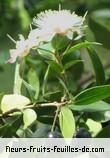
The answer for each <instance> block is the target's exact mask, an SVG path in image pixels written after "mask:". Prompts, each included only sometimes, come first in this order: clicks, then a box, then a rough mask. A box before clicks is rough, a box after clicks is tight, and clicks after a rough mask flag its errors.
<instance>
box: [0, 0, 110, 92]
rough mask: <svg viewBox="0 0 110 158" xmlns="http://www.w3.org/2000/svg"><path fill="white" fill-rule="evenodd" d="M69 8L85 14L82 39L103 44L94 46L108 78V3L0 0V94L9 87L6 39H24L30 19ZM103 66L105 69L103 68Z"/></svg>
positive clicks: (10, 69) (10, 75)
mask: <svg viewBox="0 0 110 158" xmlns="http://www.w3.org/2000/svg"><path fill="white" fill-rule="evenodd" d="M59 4H61V7H62V9H70V10H71V11H75V12H76V13H77V14H78V15H82V16H83V15H84V14H85V12H86V11H88V15H87V20H86V23H87V25H88V28H87V30H86V36H85V38H86V39H87V40H89V41H97V42H100V43H102V44H103V46H102V47H96V49H97V51H98V55H99V56H100V58H101V60H102V63H103V64H104V66H105V67H107V68H108V69H107V73H108V75H109V72H110V71H109V63H110V51H109V50H110V0H0V92H5V93H10V92H12V88H13V80H14V68H15V64H12V65H9V64H5V61H6V60H7V59H8V58H9V49H11V48H14V46H15V45H14V43H13V42H12V41H11V40H10V39H9V38H8V37H7V34H10V35H11V36H12V37H13V38H14V39H15V40H17V39H18V34H23V35H24V36H25V37H26V34H28V32H29V29H30V27H29V26H30V23H31V21H32V18H33V17H34V16H35V15H36V14H37V13H39V12H40V11H43V10H45V9H57V10H58V8H59ZM82 57H83V58H84V59H85V63H86V64H85V73H86V74H89V73H91V64H90V61H89V59H88V56H87V54H86V55H83V54H82ZM106 65H107V66H106Z"/></svg>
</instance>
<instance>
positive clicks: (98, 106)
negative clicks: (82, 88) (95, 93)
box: [68, 101, 110, 112]
mask: <svg viewBox="0 0 110 158" xmlns="http://www.w3.org/2000/svg"><path fill="white" fill-rule="evenodd" d="M68 107H69V108H70V109H71V110H74V111H83V112H97V111H98V112H100V111H108V110H110V104H108V103H106V102H104V101H98V102H95V103H92V104H85V105H75V104H70V105H68Z"/></svg>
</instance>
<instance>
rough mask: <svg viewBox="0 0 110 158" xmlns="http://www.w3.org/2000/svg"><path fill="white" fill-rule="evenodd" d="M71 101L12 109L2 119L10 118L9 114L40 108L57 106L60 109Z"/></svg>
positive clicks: (0, 116) (2, 115)
mask: <svg viewBox="0 0 110 158" xmlns="http://www.w3.org/2000/svg"><path fill="white" fill-rule="evenodd" d="M68 103H69V101H65V102H52V103H41V104H32V105H27V106H25V107H23V108H22V109H17V108H15V109H11V110H9V111H7V112H5V113H3V114H1V115H0V118H4V117H7V116H9V114H12V113H14V112H21V113H22V111H23V110H25V109H28V108H34V107H36V108H38V107H46V106H55V107H60V106H64V105H66V104H68Z"/></svg>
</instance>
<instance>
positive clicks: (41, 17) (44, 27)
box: [8, 10, 85, 63]
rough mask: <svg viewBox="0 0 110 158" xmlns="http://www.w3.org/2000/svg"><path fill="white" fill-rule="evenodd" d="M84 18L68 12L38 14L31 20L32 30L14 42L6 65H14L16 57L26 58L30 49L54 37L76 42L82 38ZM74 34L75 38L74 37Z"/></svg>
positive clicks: (48, 11)
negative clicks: (57, 35) (33, 26)
mask: <svg viewBox="0 0 110 158" xmlns="http://www.w3.org/2000/svg"><path fill="white" fill-rule="evenodd" d="M84 20H85V17H81V16H78V15H76V14H75V13H74V12H73V13H71V12H70V11H69V10H59V11H52V10H47V11H44V12H41V13H40V14H38V16H37V17H35V18H34V19H33V25H35V26H36V29H32V30H31V31H30V33H29V35H28V38H27V39H25V38H24V37H23V35H20V36H19V40H18V41H17V42H16V48H15V49H11V50H10V59H9V60H8V63H14V62H15V61H16V59H17V57H24V56H26V55H27V54H28V53H29V51H30V49H32V48H34V47H38V46H39V45H40V44H41V43H43V42H49V41H51V40H52V38H53V37H54V36H55V35H56V34H59V35H62V36H67V37H68V38H69V39H73V38H74V40H77V39H79V38H81V37H82V36H83V29H84V25H83V22H84ZM74 32H76V33H77V36H76V37H74Z"/></svg>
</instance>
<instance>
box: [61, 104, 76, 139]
mask: <svg viewBox="0 0 110 158" xmlns="http://www.w3.org/2000/svg"><path fill="white" fill-rule="evenodd" d="M59 123H60V129H61V132H62V135H63V136H64V138H72V137H73V135H74V132H75V119H74V116H73V114H72V112H71V110H69V109H68V108H67V107H62V108H61V111H60V114H59Z"/></svg>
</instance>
